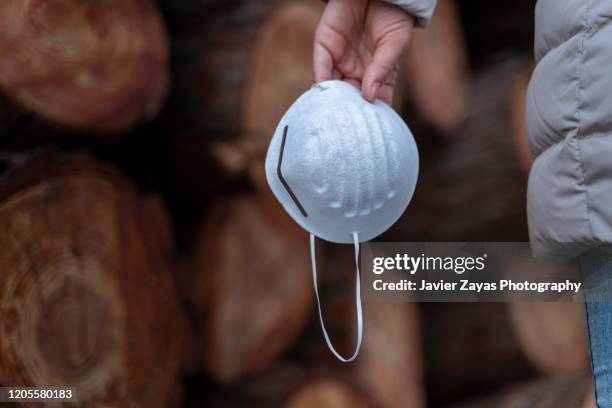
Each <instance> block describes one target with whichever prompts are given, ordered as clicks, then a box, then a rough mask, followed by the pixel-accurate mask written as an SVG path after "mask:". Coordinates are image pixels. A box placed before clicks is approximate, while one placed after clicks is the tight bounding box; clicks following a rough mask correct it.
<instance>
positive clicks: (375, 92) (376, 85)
mask: <svg viewBox="0 0 612 408" xmlns="http://www.w3.org/2000/svg"><path fill="white" fill-rule="evenodd" d="M379 89H380V83H379V82H374V83H373V84H372V95H373V97H374V99H376V97H377V96H378V90H379Z"/></svg>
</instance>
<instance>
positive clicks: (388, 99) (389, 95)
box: [376, 69, 399, 105]
mask: <svg viewBox="0 0 612 408" xmlns="http://www.w3.org/2000/svg"><path fill="white" fill-rule="evenodd" d="M398 75H399V74H398V70H397V69H394V70H393V71H391V74H390V75H389V77H388V78H387V79H386V81H385V82H384V83H383V84H382V85H381V87H380V90H379V91H378V94H377V95H376V97H377V98H378V99H380V100H382V101H384V102H385V103H387V104H388V105H392V104H393V92H394V91H395V84H396V82H397V78H398Z"/></svg>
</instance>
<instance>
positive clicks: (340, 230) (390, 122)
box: [266, 81, 419, 361]
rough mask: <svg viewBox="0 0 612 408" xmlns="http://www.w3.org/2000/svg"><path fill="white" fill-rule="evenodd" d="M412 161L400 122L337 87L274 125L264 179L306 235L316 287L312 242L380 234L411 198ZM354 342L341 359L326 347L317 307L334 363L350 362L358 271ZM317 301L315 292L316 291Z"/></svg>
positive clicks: (382, 107)
mask: <svg viewBox="0 0 612 408" xmlns="http://www.w3.org/2000/svg"><path fill="white" fill-rule="evenodd" d="M418 169H419V158H418V151H417V147H416V144H415V142H414V138H413V137H412V134H411V133H410V130H409V129H408V127H407V126H406V124H405V123H404V121H403V120H402V119H401V118H400V117H399V115H397V113H395V111H394V110H393V109H392V108H390V107H389V106H388V105H386V104H385V103H383V102H381V101H376V102H375V103H369V102H367V101H366V100H365V99H363V97H362V96H361V93H360V92H359V90H358V89H357V88H355V87H354V86H352V85H350V84H349V83H347V82H343V81H327V82H322V83H320V84H317V85H315V86H313V87H312V88H311V89H310V90H309V91H307V92H306V93H304V94H303V95H302V96H301V97H300V98H298V100H297V101H296V102H295V103H294V104H293V105H292V106H291V107H290V108H289V110H288V111H287V113H285V115H284V116H283V118H282V119H281V121H280V123H279V125H278V128H277V129H276V132H275V134H274V137H273V138H272V141H271V143H270V147H269V148H268V153H267V156H266V177H267V179H268V184H269V185H270V188H271V189H272V192H273V193H274V195H275V196H276V198H277V199H278V200H279V201H280V202H281V204H282V205H283V207H284V208H285V210H286V211H287V212H288V213H289V215H291V217H292V218H293V219H294V220H295V221H296V222H297V223H298V224H300V225H301V226H302V227H303V228H304V229H305V230H307V231H308V232H310V234H311V237H310V242H311V255H312V264H313V280H314V285H315V293H316V291H317V287H316V262H315V254H314V237H315V236H318V237H320V238H322V239H324V240H327V241H331V242H337V243H353V244H354V245H355V262H356V263H358V254H359V242H363V241H368V240H370V239H372V238H375V237H376V236H378V235H380V234H382V233H383V232H385V231H386V230H387V229H388V228H389V227H390V226H391V225H393V224H394V223H395V222H396V221H397V219H398V218H399V217H400V216H401V215H402V213H403V212H404V210H405V209H406V207H407V206H408V203H409V202H410V199H411V198H412V194H413V192H414V189H415V186H416V181H417V176H418ZM356 290H357V304H356V305H357V321H358V325H357V326H358V341H357V347H356V350H355V353H354V354H353V356H352V357H350V358H348V359H344V358H343V357H341V356H340V355H339V354H338V353H337V352H336V351H335V350H334V348H333V347H332V345H331V342H330V340H329V337H328V335H327V332H326V331H325V327H324V325H323V319H322V314H321V308H320V306H319V317H320V318H321V325H322V329H323V334H324V336H325V339H326V341H327V343H328V346H329V347H330V349H331V351H332V352H333V353H334V355H335V356H336V357H338V358H339V359H340V360H342V361H352V360H353V359H354V358H355V357H356V356H357V353H358V351H359V346H360V344H361V331H362V323H361V301H360V288H359V270H358V269H357V289H356ZM317 303H318V293H317Z"/></svg>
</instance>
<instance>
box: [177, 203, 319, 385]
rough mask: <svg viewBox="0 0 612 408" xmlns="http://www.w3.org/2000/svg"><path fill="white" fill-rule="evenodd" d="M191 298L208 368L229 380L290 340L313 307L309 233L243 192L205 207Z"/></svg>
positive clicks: (215, 375) (266, 359)
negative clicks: (234, 197)
mask: <svg viewBox="0 0 612 408" xmlns="http://www.w3.org/2000/svg"><path fill="white" fill-rule="evenodd" d="M195 248H196V249H195V250H196V255H195V257H196V261H195V265H196V267H195V273H196V276H195V277H193V279H195V282H194V281H193V279H185V281H191V282H192V283H191V288H190V290H189V291H190V292H191V298H192V301H193V303H194V304H195V306H196V309H197V310H198V312H199V314H200V315H201V316H200V321H201V324H200V331H201V334H202V336H201V337H202V339H203V341H204V344H203V345H202V347H201V350H202V352H203V357H204V358H203V360H204V365H205V368H206V370H207V371H208V372H209V374H210V375H211V376H212V377H213V378H215V379H216V380H218V381H221V382H231V381H234V380H236V379H239V378H241V377H242V376H243V375H245V374H247V373H250V372H253V371H254V370H258V369H261V368H262V367H265V366H266V365H267V364H269V363H270V362H271V361H272V360H273V359H274V358H276V357H277V356H278V355H280V354H281V353H282V352H283V351H285V350H286V349H287V348H288V347H289V346H291V345H292V344H293V342H294V341H295V340H296V337H297V336H298V334H299V333H300V332H301V330H302V329H303V328H304V326H305V325H306V323H307V320H308V317H309V316H310V314H311V312H312V293H311V290H310V288H311V286H310V282H309V267H310V266H309V263H308V262H309V258H308V253H307V248H308V246H307V240H306V235H305V234H303V233H302V232H301V230H300V229H299V227H297V225H295V224H294V223H293V221H291V220H290V219H289V218H288V217H287V215H286V214H285V213H284V211H283V210H282V208H280V206H279V204H278V203H276V202H272V201H271V200H270V199H268V198H260V197H240V198H237V199H234V200H232V201H230V202H229V203H227V202H226V203H223V204H219V205H217V206H215V207H214V208H212V209H210V211H209V212H208V214H207V217H206V219H205V221H204V223H203V225H202V227H201V230H200V238H199V240H198V243H197V244H196V247H195Z"/></svg>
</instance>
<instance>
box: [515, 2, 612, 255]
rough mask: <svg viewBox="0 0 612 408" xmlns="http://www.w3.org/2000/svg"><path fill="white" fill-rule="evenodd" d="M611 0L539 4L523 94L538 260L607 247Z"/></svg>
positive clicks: (611, 200)
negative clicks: (571, 247)
mask: <svg viewBox="0 0 612 408" xmlns="http://www.w3.org/2000/svg"><path fill="white" fill-rule="evenodd" d="M611 19H612V1H610V0H563V1H559V0H539V1H538V3H537V5H536V34H535V57H536V61H537V66H536V68H535V72H534V73H533V76H532V78H531V82H530V85H529V90H528V93H527V112H526V118H527V127H528V130H529V143H530V146H531V149H532V152H533V154H534V156H535V162H534V165H533V167H532V170H531V174H530V178H529V187H528V193H527V196H528V203H527V209H528V214H529V233H530V238H531V241H532V246H533V248H534V250H535V252H536V254H537V255H545V256H552V257H555V258H557V257H569V256H571V255H572V254H571V253H568V251H567V245H566V244H568V243H569V244H573V243H578V244H597V243H602V242H604V243H611V242H612V24H610V22H611Z"/></svg>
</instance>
